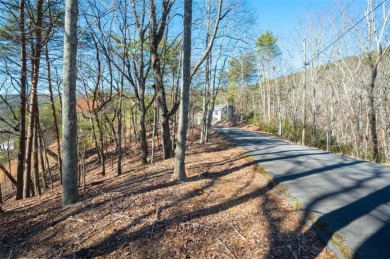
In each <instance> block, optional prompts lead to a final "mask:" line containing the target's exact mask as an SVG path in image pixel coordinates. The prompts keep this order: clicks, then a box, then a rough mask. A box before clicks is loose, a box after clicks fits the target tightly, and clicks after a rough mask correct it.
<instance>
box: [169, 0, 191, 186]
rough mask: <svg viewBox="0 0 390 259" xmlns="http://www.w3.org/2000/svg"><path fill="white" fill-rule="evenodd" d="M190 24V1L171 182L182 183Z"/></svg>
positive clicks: (187, 0) (186, 9) (187, 1)
mask: <svg viewBox="0 0 390 259" xmlns="http://www.w3.org/2000/svg"><path fill="white" fill-rule="evenodd" d="M191 24H192V0H185V2H184V35H183V37H184V38H183V64H182V66H183V68H182V83H181V93H180V108H179V125H178V133H177V145H176V154H175V166H174V169H173V175H172V180H179V181H182V180H184V179H185V178H186V173H185V147H186V141H187V128H188V108H189V99H190V98H189V92H190V85H191V76H190V75H191Z"/></svg>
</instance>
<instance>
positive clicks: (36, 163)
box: [33, 120, 42, 195]
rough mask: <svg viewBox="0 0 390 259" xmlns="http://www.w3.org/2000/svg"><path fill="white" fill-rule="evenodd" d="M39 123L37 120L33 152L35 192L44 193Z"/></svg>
mask: <svg viewBox="0 0 390 259" xmlns="http://www.w3.org/2000/svg"><path fill="white" fill-rule="evenodd" d="M38 125H39V121H38V120H35V129H34V140H33V142H34V147H33V150H34V151H33V154H34V188H35V193H36V194H38V195H41V194H42V191H41V185H40V182H39V159H38V152H39V150H38Z"/></svg>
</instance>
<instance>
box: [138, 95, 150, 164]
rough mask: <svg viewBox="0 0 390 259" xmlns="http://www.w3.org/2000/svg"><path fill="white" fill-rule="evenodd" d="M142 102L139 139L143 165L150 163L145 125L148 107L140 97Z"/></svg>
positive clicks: (140, 106) (140, 105)
mask: <svg viewBox="0 0 390 259" xmlns="http://www.w3.org/2000/svg"><path fill="white" fill-rule="evenodd" d="M142 95H143V94H142ZM140 99H141V102H140V104H139V106H138V107H139V115H140V116H139V130H138V134H139V140H140V144H141V163H142V164H143V165H146V164H147V163H148V153H149V152H148V142H147V139H146V126H145V116H146V109H145V101H144V98H143V97H142V98H140Z"/></svg>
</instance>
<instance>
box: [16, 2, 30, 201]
mask: <svg viewBox="0 0 390 259" xmlns="http://www.w3.org/2000/svg"><path fill="white" fill-rule="evenodd" d="M24 8H25V2H24V0H19V30H20V47H21V52H20V63H21V66H20V119H19V151H18V169H17V176H16V177H17V188H16V199H17V200H20V199H23V183H24V156H25V153H26V85H27V62H26V59H27V54H26V32H25V28H24V24H25V19H24Z"/></svg>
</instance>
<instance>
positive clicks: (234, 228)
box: [230, 224, 248, 242]
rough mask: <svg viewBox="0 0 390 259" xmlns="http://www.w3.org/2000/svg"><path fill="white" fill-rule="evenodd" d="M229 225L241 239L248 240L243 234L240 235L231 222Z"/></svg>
mask: <svg viewBox="0 0 390 259" xmlns="http://www.w3.org/2000/svg"><path fill="white" fill-rule="evenodd" d="M230 225H231V226H232V228H233V229H234V231H236V233H237V234H238V235H239V236H240V237H241V238H242V240H244V241H245V242H248V240H247V239H246V238H245V237H244V236H243V235H241V233H240V232H238V230H237V229H236V228H235V227H234V226H233V224H230Z"/></svg>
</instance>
